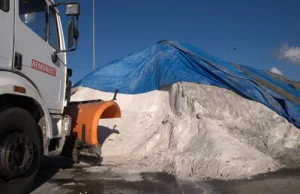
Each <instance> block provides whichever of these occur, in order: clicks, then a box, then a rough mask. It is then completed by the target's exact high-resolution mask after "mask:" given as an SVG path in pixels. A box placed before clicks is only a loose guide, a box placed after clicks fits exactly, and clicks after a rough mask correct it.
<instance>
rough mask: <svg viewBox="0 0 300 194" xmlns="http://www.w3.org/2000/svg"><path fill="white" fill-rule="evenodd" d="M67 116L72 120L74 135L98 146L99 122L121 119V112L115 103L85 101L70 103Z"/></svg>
mask: <svg viewBox="0 0 300 194" xmlns="http://www.w3.org/2000/svg"><path fill="white" fill-rule="evenodd" d="M66 114H67V115H69V116H70V117H71V118H72V126H71V127H72V130H71V132H72V134H74V135H75V136H76V138H77V139H79V140H83V141H84V142H86V143H88V144H90V145H93V146H98V144H99V143H98V123H99V120H100V119H108V118H120V117H121V110H120V107H119V105H118V104H117V103H116V102H114V101H102V100H97V101H83V102H70V104H69V105H68V106H67V108H66Z"/></svg>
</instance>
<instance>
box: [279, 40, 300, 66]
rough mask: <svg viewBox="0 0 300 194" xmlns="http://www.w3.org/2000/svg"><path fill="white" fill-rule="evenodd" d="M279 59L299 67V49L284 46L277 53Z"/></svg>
mask: <svg viewBox="0 0 300 194" xmlns="http://www.w3.org/2000/svg"><path fill="white" fill-rule="evenodd" d="M279 52H280V53H279V59H280V60H284V61H287V62H289V63H292V64H294V65H300V47H295V46H291V47H290V46H289V45H288V44H284V45H283V46H281V48H280V51H279Z"/></svg>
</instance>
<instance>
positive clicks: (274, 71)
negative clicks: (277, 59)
mask: <svg viewBox="0 0 300 194" xmlns="http://www.w3.org/2000/svg"><path fill="white" fill-rule="evenodd" d="M270 71H271V72H272V73H276V74H279V75H283V73H282V71H280V70H279V69H277V68H276V67H272V68H271V70H270Z"/></svg>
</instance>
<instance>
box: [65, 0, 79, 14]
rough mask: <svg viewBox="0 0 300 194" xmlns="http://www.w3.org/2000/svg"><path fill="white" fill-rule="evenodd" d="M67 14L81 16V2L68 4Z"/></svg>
mask: <svg viewBox="0 0 300 194" xmlns="http://www.w3.org/2000/svg"><path fill="white" fill-rule="evenodd" d="M66 15H67V16H79V15H80V4H79V3H68V4H66Z"/></svg>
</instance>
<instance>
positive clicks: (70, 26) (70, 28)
mask: <svg viewBox="0 0 300 194" xmlns="http://www.w3.org/2000/svg"><path fill="white" fill-rule="evenodd" d="M74 29H75V28H74V17H71V18H70V20H69V22H68V48H71V47H72V46H73V45H74Z"/></svg>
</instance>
